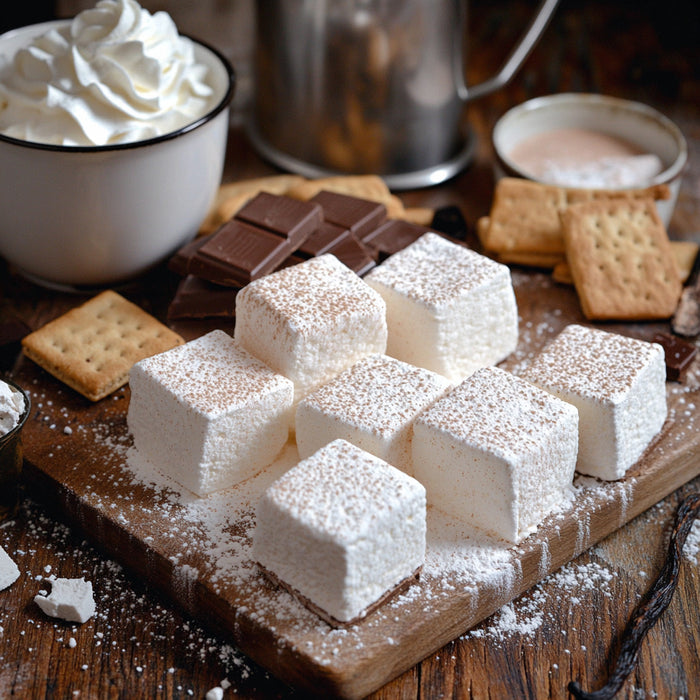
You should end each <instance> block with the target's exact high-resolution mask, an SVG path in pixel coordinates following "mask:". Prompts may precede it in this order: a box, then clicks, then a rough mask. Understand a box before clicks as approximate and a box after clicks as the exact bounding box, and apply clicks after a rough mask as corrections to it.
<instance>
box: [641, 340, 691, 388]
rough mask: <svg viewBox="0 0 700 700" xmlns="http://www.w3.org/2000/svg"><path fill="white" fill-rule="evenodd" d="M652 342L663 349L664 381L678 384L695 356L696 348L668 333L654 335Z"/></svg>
mask: <svg viewBox="0 0 700 700" xmlns="http://www.w3.org/2000/svg"><path fill="white" fill-rule="evenodd" d="M652 340H653V342H655V343H658V344H659V345H661V347H663V349H664V353H665V356H666V379H667V380H668V381H669V382H680V381H681V380H682V379H683V376H684V375H685V373H686V371H687V369H688V367H690V365H691V364H692V362H693V359H694V358H695V355H696V354H697V348H696V347H695V345H694V344H693V343H689V342H688V341H687V340H682V339H681V338H677V337H676V336H675V335H671V334H670V333H656V334H654V337H653V338H652Z"/></svg>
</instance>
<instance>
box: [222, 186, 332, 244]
mask: <svg viewBox="0 0 700 700" xmlns="http://www.w3.org/2000/svg"><path fill="white" fill-rule="evenodd" d="M235 218H236V219H238V220H239V221H245V222H246V223H248V224H251V225H252V226H257V227H258V228H264V229H267V230H268V231H271V232H272V233H276V234H277V235H278V236H282V237H283V238H287V239H288V240H289V242H290V243H291V244H292V246H294V247H298V246H299V245H300V244H301V243H302V242H303V241H305V240H306V238H307V237H308V236H309V234H311V233H313V231H315V230H316V229H317V228H318V227H319V226H320V225H321V222H322V221H323V211H322V209H321V207H320V206H319V205H318V204H311V203H310V202H304V201H301V200H299V199H293V198H292V197H286V196H285V195H277V194H270V193H269V192H260V193H259V194H258V195H256V196H255V197H253V199H251V200H250V201H249V202H248V203H247V204H245V205H244V206H243V207H242V208H241V209H240V210H239V211H238V212H237V213H236V216H235Z"/></svg>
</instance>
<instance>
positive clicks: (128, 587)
mask: <svg viewBox="0 0 700 700" xmlns="http://www.w3.org/2000/svg"><path fill="white" fill-rule="evenodd" d="M20 528H21V529H22V532H23V534H24V537H25V541H26V542H28V546H27V547H26V548H25V549H18V548H16V547H13V538H14V536H15V534H14V533H15V532H17V531H19V529H20ZM34 541H35V543H36V544H35V545H34V544H33V542H34ZM0 544H2V546H3V547H5V548H6V549H7V550H8V551H11V552H12V557H13V559H14V560H15V562H16V563H17V565H18V567H19V568H20V571H21V574H22V576H24V577H25V579H27V580H38V581H40V580H42V579H43V576H41V575H39V576H37V575H36V571H35V570H34V564H33V562H34V557H35V555H36V553H37V549H38V548H39V547H42V549H43V550H44V552H45V553H48V555H49V556H50V557H51V558H52V560H53V563H52V564H50V565H48V564H47V565H46V566H45V567H43V568H42V571H43V572H44V573H48V572H49V571H54V572H66V573H68V574H69V575H70V576H84V577H85V578H86V579H90V580H92V581H93V584H94V593H95V602H96V607H97V611H96V614H95V615H94V617H93V618H92V619H90V620H88V621H87V622H85V623H84V624H82V625H76V624H71V623H66V622H64V621H62V620H54V619H53V618H48V617H45V616H44V615H43V614H42V613H41V611H40V610H39V609H38V608H37V609H36V611H34V610H31V612H30V613H29V615H25V614H24V613H23V614H21V615H20V616H16V615H15V613H14V612H12V611H10V610H5V609H3V608H0V629H2V631H3V635H4V636H5V637H6V638H13V639H22V638H24V637H25V635H26V634H27V632H28V630H29V628H30V627H31V628H33V635H32V636H33V638H34V639H37V635H41V641H39V642H38V643H39V644H41V646H42V647H47V646H51V647H53V648H54V651H53V652H52V654H53V656H52V658H53V659H54V661H55V662H56V663H61V657H60V655H61V654H62V653H66V654H72V655H74V654H81V658H82V656H83V655H86V654H88V655H89V654H90V653H91V652H90V649H91V648H92V649H93V655H92V656H91V657H90V658H91V661H90V662H89V663H87V664H83V666H82V668H83V670H88V669H89V667H90V665H91V664H94V663H97V658H98V657H99V656H104V657H109V658H111V661H110V662H109V663H116V664H117V665H120V664H125V665H128V666H130V667H131V668H133V669H134V670H135V671H137V672H139V673H147V672H148V668H149V666H148V660H149V657H150V654H151V653H152V652H151V648H152V646H153V644H154V643H161V644H162V643H163V642H173V645H175V644H177V646H178V648H183V649H185V650H186V655H185V657H184V658H182V659H180V658H178V666H179V668H177V669H176V668H171V669H170V670H169V675H172V676H176V677H180V676H181V677H183V678H187V677H188V676H189V675H190V674H191V669H192V668H193V666H195V665H196V664H205V665H206V666H207V667H209V668H216V669H218V670H219V671H220V673H221V677H222V678H224V680H222V681H221V682H220V684H219V685H220V688H221V689H222V690H225V689H227V688H229V687H230V685H231V684H230V681H229V680H228V678H235V679H237V681H238V683H239V686H240V685H241V684H245V681H246V680H247V679H250V678H251V674H252V672H253V667H254V666H253V664H252V662H251V661H250V660H249V659H248V658H247V657H246V656H245V655H243V654H242V653H241V652H239V651H238V650H237V649H236V648H235V647H233V646H232V645H231V644H230V641H229V640H226V639H224V638H219V637H217V636H215V635H212V634H211V633H209V632H207V631H205V630H204V628H202V627H200V626H199V625H198V624H196V623H193V622H191V621H187V622H185V623H184V624H179V623H178V617H177V614H176V613H174V612H173V611H172V609H170V608H168V607H166V606H164V605H161V604H160V603H158V602H154V601H156V600H157V598H156V597H155V595H154V594H153V592H151V591H148V590H147V589H145V588H143V586H142V585H141V584H140V583H139V582H134V581H133V580H131V579H130V578H129V577H128V576H127V574H126V573H125V572H124V570H123V569H122V567H121V566H120V565H119V564H118V563H116V562H114V561H112V560H109V559H105V558H104V555H103V554H101V553H98V552H97V550H95V549H94V548H93V547H92V546H91V545H90V544H89V543H88V542H87V541H85V540H81V539H80V536H79V535H78V534H77V533H74V532H73V531H72V530H71V528H69V527H67V526H66V525H64V524H62V523H60V522H57V521H55V520H54V519H53V518H51V517H49V516H47V515H46V513H45V512H44V509H43V508H42V506H41V505H40V504H38V503H36V502H34V501H32V500H30V499H25V500H24V501H23V503H22V506H21V509H20V513H19V514H18V515H17V516H16V517H15V519H13V520H9V521H6V522H5V523H3V527H2V528H0ZM40 585H41V584H39V583H38V584H37V591H38V589H39V587H40ZM28 610H29V608H28ZM124 611H126V612H127V613H128V614H127V615H126V616H124V615H123V612H124ZM115 619H117V620H121V619H125V620H126V622H125V623H124V624H126V625H129V628H130V629H129V631H130V632H131V633H132V636H131V640H132V645H133V646H134V647H136V650H137V654H135V655H130V656H128V657H126V656H124V657H123V658H122V656H120V655H123V654H125V652H126V650H125V649H123V648H120V647H119V645H118V643H117V641H116V640H115V639H113V638H112V637H113V636H114V637H116V638H117V639H119V638H123V637H124V631H123V630H119V631H118V632H114V634H113V630H112V624H113V623H112V622H111V620H115ZM136 639H138V640H139V641H138V642H134V640H136ZM173 640H176V642H174V641H173ZM139 649H141V650H142V651H141V655H140V656H139V655H138V650H139ZM33 651H34V648H30V647H27V649H26V652H27V653H26V655H23V656H24V658H23V661H22V663H23V667H21V668H20V669H15V670H14V672H15V673H16V674H17V676H22V677H26V678H31V677H33V676H34V674H35V671H36V669H35V666H34V663H35V661H34V659H33V657H32V652H33ZM115 656H117V660H116V661H115V659H114V657H115ZM71 658H73V657H71ZM66 663H74V662H73V661H66ZM3 664H4V654H3V647H2V645H0V668H2V667H3ZM139 668H140V671H139ZM255 669H256V670H255V674H254V675H255V676H256V677H258V678H259V677H260V674H263V676H264V678H266V679H268V678H269V676H268V675H267V674H266V673H264V672H263V671H262V670H260V669H257V667H255ZM1 688H2V685H1V684H0V695H2V690H1ZM180 690H184V691H185V692H189V693H190V694H191V692H192V691H191V690H189V691H188V690H187V689H186V688H183V687H182V686H180Z"/></svg>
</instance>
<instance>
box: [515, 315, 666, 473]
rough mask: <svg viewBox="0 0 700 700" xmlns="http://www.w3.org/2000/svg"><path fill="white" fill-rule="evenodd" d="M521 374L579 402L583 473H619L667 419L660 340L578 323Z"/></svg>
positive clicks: (578, 464) (577, 466)
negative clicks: (626, 335) (634, 336)
mask: <svg viewBox="0 0 700 700" xmlns="http://www.w3.org/2000/svg"><path fill="white" fill-rule="evenodd" d="M522 376H523V377H524V378H526V379H528V380H529V381H531V382H533V383H534V384H537V385H538V386H540V387H542V388H544V389H547V390H548V391H551V392H552V393H553V394H555V395H556V396H559V397H560V398H562V399H564V400H565V401H568V402H570V403H572V404H573V405H574V406H576V408H577V409H578V411H579V455H578V463H577V465H576V469H577V471H579V472H581V473H582V474H588V475H590V476H596V477H598V478H600V479H608V480H613V479H620V478H621V477H623V476H624V475H625V472H626V471H627V470H628V469H629V467H631V466H632V465H633V464H634V463H635V462H636V461H637V460H638V459H639V457H640V456H641V454H642V452H644V450H645V449H646V447H647V445H648V444H649V443H650V442H651V440H652V438H653V437H654V436H655V435H656V434H657V433H658V432H659V431H660V430H661V428H662V426H663V424H664V421H665V420H666V366H665V361H664V351H663V348H662V347H661V346H660V345H658V344H656V343H648V342H646V341H643V340H638V339H636V338H627V337H625V336H622V335H618V334H617V333H610V332H608V331H601V330H598V329H594V328H587V327H585V326H579V325H575V324H574V325H570V326H567V327H566V328H565V329H564V330H563V331H562V332H561V333H560V334H559V335H558V336H557V337H556V338H555V339H554V340H553V341H552V342H551V343H550V344H549V345H548V346H547V347H546V348H545V349H544V351H543V352H542V353H540V354H539V355H538V356H537V357H536V358H535V360H534V361H533V363H532V365H530V367H528V368H527V369H526V370H525V371H524V372H523V374H522Z"/></svg>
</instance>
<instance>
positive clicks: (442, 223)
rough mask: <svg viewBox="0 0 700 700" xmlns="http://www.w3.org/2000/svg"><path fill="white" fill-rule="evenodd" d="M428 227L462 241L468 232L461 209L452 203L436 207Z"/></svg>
mask: <svg viewBox="0 0 700 700" xmlns="http://www.w3.org/2000/svg"><path fill="white" fill-rule="evenodd" d="M430 227H431V228H432V229H434V230H435V231H439V232H440V233H446V234H447V235H448V236H451V237H452V238H456V239H457V240H459V241H464V240H465V239H466V238H467V233H468V232H469V231H468V227H467V222H466V220H465V218H464V216H463V215H462V210H461V209H460V208H459V207H458V206H456V205H454V204H453V205H450V206H446V207H440V209H436V210H435V214H434V215H433V220H432V221H431V222H430Z"/></svg>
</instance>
